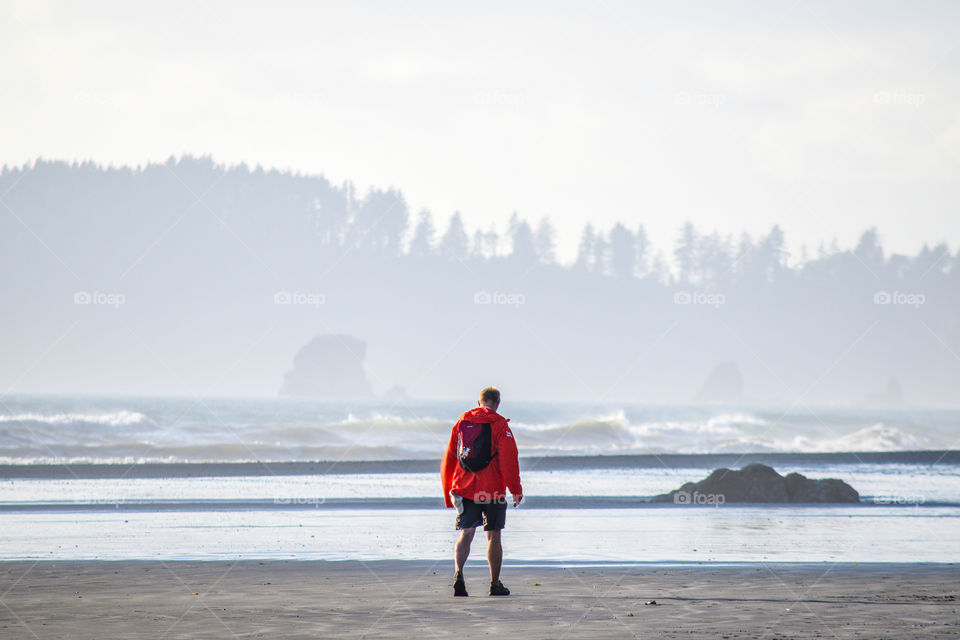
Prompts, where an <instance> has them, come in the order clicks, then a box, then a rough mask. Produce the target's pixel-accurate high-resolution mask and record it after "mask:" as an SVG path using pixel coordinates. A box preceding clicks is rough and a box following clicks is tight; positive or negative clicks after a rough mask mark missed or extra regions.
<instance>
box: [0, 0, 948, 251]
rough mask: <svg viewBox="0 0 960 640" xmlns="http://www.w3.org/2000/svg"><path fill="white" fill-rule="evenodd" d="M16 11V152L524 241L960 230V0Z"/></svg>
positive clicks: (0, 15) (6, 137)
mask: <svg viewBox="0 0 960 640" xmlns="http://www.w3.org/2000/svg"><path fill="white" fill-rule="evenodd" d="M276 5H277V3H262V4H261V5H259V6H245V5H243V4H242V3H238V2H215V1H213V0H206V1H203V2H200V1H191V2H183V3H178V2H171V1H169V0H165V1H164V2H123V1H120V2H82V3H80V2H44V1H42V0H24V1H22V2H20V1H14V2H9V1H5V0H0V77H2V83H0V114H2V117H0V163H6V164H22V163H24V162H27V161H32V160H33V159H34V158H36V157H38V156H42V157H45V158H60V159H94V160H96V161H99V162H103V163H107V164H115V165H116V164H133V165H136V164H140V163H143V162H146V161H151V160H163V159H166V158H167V157H168V156H170V155H171V154H174V155H180V154H182V153H192V154H211V155H212V156H213V158H214V159H215V160H217V161H222V162H227V163H235V162H240V161H245V162H247V163H250V164H257V163H259V164H262V165H264V166H268V167H279V168H290V169H294V170H299V171H304V172H311V173H313V172H317V173H323V174H324V175H326V176H327V177H328V178H329V179H331V180H332V181H334V182H337V183H339V182H341V181H343V180H347V179H350V180H353V181H354V182H355V183H356V184H357V185H358V186H359V187H360V188H362V189H366V187H368V186H370V185H376V186H383V187H386V186H396V187H399V188H401V189H402V190H403V192H404V193H405V194H406V196H407V198H408V201H409V203H410V205H411V208H412V209H413V210H414V213H415V212H416V211H417V210H419V209H420V208H421V207H427V208H429V209H430V210H431V211H432V212H433V213H434V215H435V216H436V217H438V218H440V219H441V220H442V221H443V222H442V224H441V226H443V224H445V220H446V218H447V217H448V216H449V215H450V213H452V212H453V211H454V210H460V211H461V212H462V213H463V214H464V216H465V218H466V220H467V222H468V224H469V225H470V226H477V225H481V226H483V227H488V226H489V225H490V224H492V223H496V224H497V225H498V226H499V228H500V229H501V230H503V228H504V226H505V223H506V220H507V219H508V218H509V216H510V213H511V212H512V211H514V210H516V211H518V212H519V213H520V215H521V216H523V217H526V218H529V219H531V220H536V219H538V218H540V217H541V216H543V215H549V216H550V217H551V218H552V219H553V220H554V222H555V223H556V224H557V226H558V227H559V228H560V231H561V235H560V241H561V249H562V254H563V257H566V258H569V257H570V256H571V254H572V251H573V249H574V247H575V244H576V240H577V236H578V235H579V231H580V228H581V227H582V226H583V224H584V223H585V222H586V221H588V220H589V221H592V222H594V223H595V224H599V225H601V226H609V225H612V224H613V223H614V222H615V221H617V220H621V221H624V222H627V223H629V224H630V225H631V226H634V225H636V224H638V223H640V222H642V223H643V224H645V225H646V227H647V229H648V232H649V233H650V234H651V235H652V239H653V240H654V242H655V243H657V244H659V245H661V246H664V247H668V246H670V245H671V244H672V242H673V240H674V238H675V237H676V235H677V231H678V228H679V226H680V224H681V223H682V221H683V220H687V219H689V220H691V221H693V222H694V223H695V224H696V225H697V226H699V227H701V228H703V229H705V230H712V229H717V230H719V231H721V232H722V233H732V234H739V233H740V232H741V231H744V230H746V231H749V232H751V233H754V234H756V233H759V232H763V231H766V230H767V229H768V228H769V227H770V226H771V225H773V224H776V223H779V224H780V225H781V226H782V227H783V228H784V229H785V231H786V234H787V239H788V242H789V243H790V248H791V249H793V250H794V254H795V255H796V254H797V253H798V250H799V247H800V245H801V244H803V243H806V244H807V245H808V246H809V247H810V250H811V251H812V252H815V250H816V246H817V244H818V243H819V241H820V240H821V239H823V240H827V241H829V240H830V239H831V238H833V237H836V238H837V239H838V240H839V242H840V244H841V246H849V245H851V244H852V243H854V242H855V240H856V238H857V236H858V235H859V233H860V232H861V231H862V230H863V229H864V228H865V227H868V226H873V225H875V226H877V227H878V229H879V231H880V235H881V238H882V240H883V242H884V244H885V245H886V246H887V247H888V248H889V249H890V250H893V251H900V252H913V251H916V250H917V249H918V248H919V247H920V246H921V245H922V244H923V243H924V242H929V243H936V242H937V241H941V240H946V241H948V242H949V243H950V246H951V248H954V249H956V248H957V245H958V241H960V215H958V211H957V204H958V202H960V198H958V195H960V193H958V192H960V188H958V180H957V176H960V91H958V89H960V69H958V67H960V48H958V45H960V4H958V3H951V2H942V3H934V2H900V3H887V2H876V1H870V2H841V3H837V2H813V1H811V0H800V1H798V2H794V1H792V0H786V1H784V2H757V3H741V2H736V3H727V2H704V3H697V2H683V3H677V2H651V3H637V2H626V3H619V2H613V1H611V0H606V1H603V2H590V3H578V4H561V3H558V2H547V3H542V4H539V3H502V4H495V3H481V4H476V3H450V2H436V3H420V2H414V3H399V2H385V3H365V2H340V3H327V4H324V3H315V2H309V3H307V2H304V3H282V5H281V6H276Z"/></svg>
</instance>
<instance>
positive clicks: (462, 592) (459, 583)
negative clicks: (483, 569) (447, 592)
mask: <svg viewBox="0 0 960 640" xmlns="http://www.w3.org/2000/svg"><path fill="white" fill-rule="evenodd" d="M453 595H454V596H460V597H464V598H465V597H467V585H466V584H464V582H463V574H462V573H461V572H459V571H457V575H456V578H455V579H454V581H453Z"/></svg>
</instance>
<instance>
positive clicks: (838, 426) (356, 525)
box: [0, 395, 960, 564]
mask: <svg viewBox="0 0 960 640" xmlns="http://www.w3.org/2000/svg"><path fill="white" fill-rule="evenodd" d="M467 408H469V404H464V403H455V402H449V401H439V402H425V401H410V400H398V401H393V402H391V401H366V402H327V401H317V400H297V399H283V398H268V399H266V398H265V399H251V398H242V399H230V398H186V397H182V398H149V397H119V396H117V397H113V396H63V395H29V396H26V395H25V396H6V397H4V398H3V402H2V404H0V558H2V559H60V560H66V559H106V560H119V559H194V560H205V559H209V560H224V559H264V558H270V559H277V558H284V559H292V560H297V559H304V560H306V559H310V560H313V559H328V560H346V559H353V560H357V559H359V560H377V559H403V560H407V559H409V560H441V559H444V558H447V557H449V556H450V553H451V548H452V544H453V541H454V539H455V535H456V534H455V532H454V531H453V515H452V513H453V512H452V511H450V510H446V509H444V508H443V503H442V498H441V495H440V483H439V473H438V471H439V460H440V456H441V454H442V452H443V449H444V447H445V445H446V443H447V440H448V438H449V435H450V428H451V426H452V424H453V422H454V421H455V419H456V417H457V416H458V414H459V413H461V412H462V411H464V410H465V409H467ZM501 410H502V411H501V412H502V413H503V414H504V415H505V416H507V417H509V418H511V427H512V429H513V431H514V433H515V435H516V438H517V443H518V447H519V449H520V453H521V472H522V476H523V482H524V490H525V494H526V495H525V499H524V503H523V504H522V505H521V506H520V507H519V508H515V509H514V508H511V510H510V512H509V513H508V519H507V532H505V534H504V540H505V548H506V554H507V557H508V558H510V559H511V561H513V562H531V563H551V562H562V563H616V564H631V563H650V562H652V563H690V562H724V563H727V562H774V561H776V562H951V563H952V562H958V561H960V545H958V544H957V539H958V536H960V451H957V445H958V442H960V411H958V410H948V409H910V408H901V409H859V408H850V407H813V408H808V407H802V406H801V407H787V406H783V407H775V406H749V405H743V406H680V405H649V404H630V403H620V404H617V403H607V404H603V405H591V404H589V403H554V404H546V403H534V402H509V401H508V402H505V403H504V404H503V405H502V407H501ZM749 462H764V463H766V464H770V465H771V466H773V467H774V468H775V469H777V471H779V472H780V473H782V474H786V473H789V472H793V471H797V472H800V473H803V474H804V475H807V476H809V477H813V478H826V477H835V478H841V479H843V480H845V481H846V482H848V483H849V484H851V485H852V486H853V487H854V488H855V489H857V491H859V493H860V496H861V503H860V504H855V505H849V504H847V505H736V504H723V505H712V506H707V505H689V504H688V505H682V504H681V505H675V504H651V503H650V502H649V498H650V497H651V496H653V495H656V494H659V493H665V492H667V491H669V490H671V489H674V488H677V487H678V486H680V485H681V484H683V483H684V482H687V481H691V480H699V479H702V478H703V477H705V476H706V475H707V474H708V473H709V471H710V470H712V469H714V468H716V467H721V466H725V467H730V468H739V467H741V466H743V465H745V464H747V463H749ZM475 555H476V554H475ZM479 555H482V554H479ZM478 557H479V556H478ZM481 560H482V558H481V559H480V560H476V561H478V562H480V561H481Z"/></svg>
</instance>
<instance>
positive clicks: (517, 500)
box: [513, 496, 523, 507]
mask: <svg viewBox="0 0 960 640" xmlns="http://www.w3.org/2000/svg"><path fill="white" fill-rule="evenodd" d="M521 500H523V496H513V506H515V507H519V506H520V501H521Z"/></svg>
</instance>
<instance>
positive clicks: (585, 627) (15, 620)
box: [0, 561, 960, 640]
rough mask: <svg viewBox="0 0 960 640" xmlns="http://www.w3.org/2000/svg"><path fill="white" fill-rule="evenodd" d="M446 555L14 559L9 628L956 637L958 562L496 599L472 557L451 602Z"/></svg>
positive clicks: (686, 577) (7, 568)
mask: <svg viewBox="0 0 960 640" xmlns="http://www.w3.org/2000/svg"><path fill="white" fill-rule="evenodd" d="M450 564H451V563H450V562H448V561H443V562H438V563H429V562H397V561H379V562H365V563H361V562H295V561H294V562H282V561H274V562H256V561H245V562H237V563H230V562H153V561H142V562H135V561H122V562H36V563H34V562H23V561H20V562H6V563H3V566H2V568H0V594H2V597H0V604H2V606H0V637H3V638H5V639H10V640H14V639H17V640H19V639H21V638H24V639H27V638H39V639H46V638H232V637H239V638H330V637H347V638H402V639H404V640H409V639H411V638H454V637H456V638H462V637H464V636H465V635H467V634H470V635H486V636H500V637H504V638H506V637H520V638H565V637H567V638H631V637H635V638H649V637H658V638H813V637H824V638H925V637H930V638H958V637H960V603H958V601H957V597H958V584H960V568H958V567H957V566H956V565H889V564H888V565H879V564H877V565H852V564H845V565H827V564H824V565H783V564H770V565H762V564H760V565H739V566H717V565H713V566H710V565H702V566H696V565H693V566H677V567H664V566H640V567H637V566H633V567H628V568H624V567H615V566H605V567H570V568H567V567H559V566H552V567H547V568H543V567H522V566H514V567H509V566H508V567H506V568H505V569H504V575H503V580H504V582H505V584H507V585H508V586H509V587H510V588H511V589H512V591H513V595H511V596H509V597H507V598H492V597H489V596H487V595H486V593H485V587H486V586H487V582H488V580H487V574H486V570H485V566H484V565H482V564H471V565H469V566H468V567H467V571H466V577H467V587H468V589H469V590H470V592H471V597H469V598H456V599H455V598H453V596H452V594H451V589H450V588H449V585H448V583H449V582H450V580H451V576H450V573H451V568H450ZM537 583H539V585H538V584H537ZM651 600H655V601H656V603H657V604H656V605H652V604H645V603H646V602H649V601H651Z"/></svg>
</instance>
